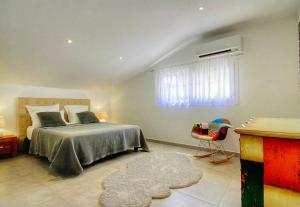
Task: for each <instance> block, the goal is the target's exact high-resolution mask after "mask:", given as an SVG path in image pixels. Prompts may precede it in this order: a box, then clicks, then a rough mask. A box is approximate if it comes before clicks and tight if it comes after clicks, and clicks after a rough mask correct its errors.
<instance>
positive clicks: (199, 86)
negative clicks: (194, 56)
mask: <svg viewBox="0 0 300 207" xmlns="http://www.w3.org/2000/svg"><path fill="white" fill-rule="evenodd" d="M237 66H238V64H237V58H236V56H233V55H224V56H219V57H213V58H207V59H204V60H201V61H199V62H196V63H193V64H188V65H182V66H177V67H172V68H167V69H162V70H157V71H156V75H155V76H156V96H157V101H158V104H159V105H160V106H164V107H173V106H178V107H188V106H191V105H233V104H235V103H236V102H237V98H236V95H237V92H236V88H237V85H236V83H237V77H236V76H237Z"/></svg>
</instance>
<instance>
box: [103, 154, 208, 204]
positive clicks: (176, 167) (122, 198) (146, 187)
mask: <svg viewBox="0 0 300 207" xmlns="http://www.w3.org/2000/svg"><path fill="white" fill-rule="evenodd" d="M201 177H202V172H201V170H200V169H198V168H196V167H195V166H194V165H193V164H192V161H191V159H190V158H189V157H188V156H186V155H184V154H179V153H171V152H170V153H168V152H166V153H150V154H147V155H143V156H140V157H138V158H136V159H133V160H132V161H131V162H129V163H128V164H127V168H126V169H124V170H119V171H117V172H114V173H112V174H111V175H109V176H108V177H107V178H106V179H105V180H104V182H103V186H104V188H105V190H104V192H103V193H102V194H101V195H100V199H99V202H100V204H101V205H102V206H103V207H128V206H130V207H148V206H150V204H151V200H152V198H165V197H168V196H170V194H171V190H170V189H172V188H183V187H188V186H191V185H193V184H195V183H197V182H198V181H199V180H200V178H201Z"/></svg>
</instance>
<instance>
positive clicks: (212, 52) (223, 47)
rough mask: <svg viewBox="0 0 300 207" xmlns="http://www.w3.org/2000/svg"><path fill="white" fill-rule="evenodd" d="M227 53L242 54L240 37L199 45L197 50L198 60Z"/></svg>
mask: <svg viewBox="0 0 300 207" xmlns="http://www.w3.org/2000/svg"><path fill="white" fill-rule="evenodd" d="M228 53H235V54H240V53H242V37H241V36H240V35H235V36H232V37H227V38H223V39H219V40H215V41H212V42H208V43H204V44H201V45H199V47H198V48H197V56H198V58H206V57H210V56H216V55H222V54H228Z"/></svg>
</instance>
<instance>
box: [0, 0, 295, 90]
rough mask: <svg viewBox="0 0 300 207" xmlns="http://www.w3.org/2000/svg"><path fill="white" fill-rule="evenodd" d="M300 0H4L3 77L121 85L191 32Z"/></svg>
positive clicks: (274, 11) (0, 29)
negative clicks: (121, 58)
mask: <svg viewBox="0 0 300 207" xmlns="http://www.w3.org/2000/svg"><path fill="white" fill-rule="evenodd" d="M298 2H299V0H284V1H282V0H251V1H249V0H1V1H0V72H1V73H0V81H1V82H2V83H3V82H9V83H18V84H29V85H41V86H52V87H66V88H91V87H97V86H98V87H103V86H107V85H111V84H117V83H119V82H121V81H123V80H126V79H128V78H130V77H132V76H134V75H136V74H138V73H139V72H141V71H143V70H145V68H146V67H147V66H149V65H150V64H152V63H153V62H155V61H156V60H157V59H158V58H160V57H161V56H162V55H164V54H165V53H166V52H168V51H169V50H171V49H172V48H174V47H175V46H176V45H178V44H179V43H181V42H183V41H185V40H188V39H189V38H191V37H194V36H196V35H199V34H201V33H204V32H209V31H212V30H215V29H218V28H221V27H226V26H229V25H233V24H236V23H240V22H243V21H249V20H252V19H263V18H270V17H275V16H281V15H286V14H288V13H290V14H296V12H297V8H298ZM200 6H203V7H204V8H205V9H204V10H203V11H202V12H200V11H199V9H198V8H199V7H200ZM66 39H72V40H73V44H71V45H69V44H67V42H66ZM120 56H122V57H123V60H120V59H119V57H120Z"/></svg>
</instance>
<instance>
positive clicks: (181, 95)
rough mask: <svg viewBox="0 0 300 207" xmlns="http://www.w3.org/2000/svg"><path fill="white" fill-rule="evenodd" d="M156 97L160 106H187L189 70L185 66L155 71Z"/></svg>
mask: <svg viewBox="0 0 300 207" xmlns="http://www.w3.org/2000/svg"><path fill="white" fill-rule="evenodd" d="M155 72H156V74H155V77H156V84H155V85H156V96H157V101H158V104H159V105H160V106H165V107H172V106H179V107H180V106H185V107H186V106H189V105H190V103H189V90H190V89H189V82H190V80H189V70H188V68H186V67H185V66H180V67H175V68H166V69H163V70H157V71H155Z"/></svg>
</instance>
